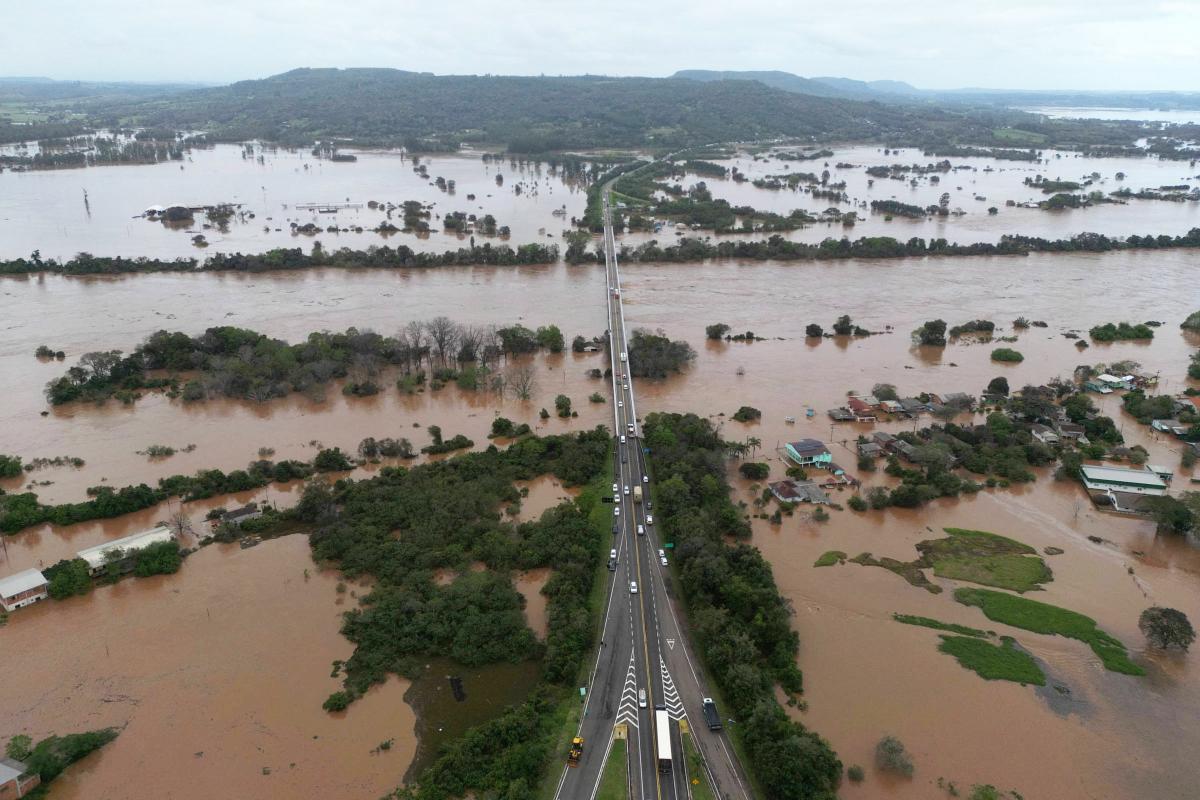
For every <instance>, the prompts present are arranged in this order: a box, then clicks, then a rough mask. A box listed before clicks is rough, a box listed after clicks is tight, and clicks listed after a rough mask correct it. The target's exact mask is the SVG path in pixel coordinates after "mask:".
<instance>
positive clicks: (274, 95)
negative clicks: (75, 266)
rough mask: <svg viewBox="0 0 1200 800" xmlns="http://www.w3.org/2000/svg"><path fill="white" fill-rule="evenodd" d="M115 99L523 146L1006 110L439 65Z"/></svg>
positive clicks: (170, 109)
mask: <svg viewBox="0 0 1200 800" xmlns="http://www.w3.org/2000/svg"><path fill="white" fill-rule="evenodd" d="M109 112H110V113H112V114H114V115H117V116H119V117H120V118H121V120H122V121H125V122H133V123H137V124H143V125H149V126H154V127H158V126H171V127H176V128H192V129H194V128H205V129H208V130H209V131H210V132H212V133H213V134H215V135H216V136H217V137H218V138H224V139H230V140H243V139H249V138H261V139H268V140H273V141H278V142H283V143H291V144H297V145H300V144H309V143H311V142H312V141H313V140H315V139H321V138H333V137H351V138H353V139H354V140H356V141H357V142H359V143H363V144H399V143H412V140H425V141H424V142H423V145H424V146H425V147H426V148H429V147H431V146H434V147H436V146H437V145H438V143H442V144H449V143H455V144H457V143H459V142H472V141H475V142H486V143H489V144H503V145H507V146H508V147H509V148H510V149H511V150H514V151H518V152H533V151H545V150H556V149H568V148H584V147H609V146H612V147H635V146H647V145H649V146H656V145H661V146H666V147H675V146H679V145H691V144H703V143H710V142H721V141H733V140H739V139H740V140H750V139H764V138H772V137H780V136H789V137H815V138H818V139H822V140H831V139H856V140H876V141H884V140H892V141H900V140H904V141H915V140H916V139H918V138H919V139H921V140H923V141H930V140H946V139H948V138H953V139H955V140H968V139H969V140H975V141H979V140H987V139H990V137H991V130H992V128H993V127H994V124H995V122H994V120H989V119H980V118H974V117H972V116H971V115H969V114H966V113H963V112H961V111H960V112H956V113H948V112H943V111H939V110H937V109H929V108H925V109H922V110H921V111H920V114H919V115H918V114H916V113H914V112H912V111H910V110H908V109H905V108H901V107H898V106H892V105H887V104H883V103H876V102H859V101H853V100H844V99H834V98H827V97H816V96H813V95H806V94H797V93H794V92H787V91H783V90H780V89H776V88H772V87H769V86H766V85H764V84H762V83H759V82H755V81H746V80H741V81H712V82H700V81H688V80H677V79H675V80H673V79H669V78H608V77H596V76H582V77H493V76H482V77H480V76H434V75H430V74H427V73H414V72H401V71H398V70H390V69H345V70H338V69H298V70H293V71H291V72H287V73H284V74H282V75H276V76H274V77H270V78H266V79H263V80H253V81H242V82H239V83H235V84H232V85H230V86H224V87H219V88H211V89H200V90H195V91H190V92H184V93H180V94H174V95H172V96H169V97H164V98H160V99H158V100H154V101H144V102H139V103H131V104H127V105H125V106H123V107H113V108H112V109H109ZM947 131H949V132H952V134H953V135H952V136H951V134H950V133H947ZM431 140H432V141H431Z"/></svg>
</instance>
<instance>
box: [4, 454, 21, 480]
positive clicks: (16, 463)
mask: <svg viewBox="0 0 1200 800" xmlns="http://www.w3.org/2000/svg"><path fill="white" fill-rule="evenodd" d="M22 469H23V468H22V466H21V457H20V456H6V455H3V454H0V478H16V477H19V476H20V475H21V474H22Z"/></svg>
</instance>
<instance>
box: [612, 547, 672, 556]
mask: <svg viewBox="0 0 1200 800" xmlns="http://www.w3.org/2000/svg"><path fill="white" fill-rule="evenodd" d="M616 552H617V551H616V550H613V553H614V554H615V553H616ZM658 557H659V558H666V557H667V554H666V551H664V550H663V549H662V548H661V547H660V548H658ZM613 558H616V555H614V556H613Z"/></svg>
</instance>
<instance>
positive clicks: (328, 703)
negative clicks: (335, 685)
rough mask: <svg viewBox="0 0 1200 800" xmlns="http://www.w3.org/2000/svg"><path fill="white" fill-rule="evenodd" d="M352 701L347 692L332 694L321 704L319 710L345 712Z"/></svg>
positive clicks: (350, 695)
mask: <svg viewBox="0 0 1200 800" xmlns="http://www.w3.org/2000/svg"><path fill="white" fill-rule="evenodd" d="M353 699H354V696H353V695H352V694H350V693H349V692H346V691H340V692H334V693H333V694H331V695H329V697H326V698H325V702H324V703H322V704H321V708H323V709H325V710H326V711H345V710H346V708H347V707H349V705H350V701H352V700H353Z"/></svg>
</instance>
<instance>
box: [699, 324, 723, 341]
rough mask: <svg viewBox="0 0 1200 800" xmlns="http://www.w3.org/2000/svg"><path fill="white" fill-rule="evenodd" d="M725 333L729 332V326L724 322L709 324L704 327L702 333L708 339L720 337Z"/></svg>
mask: <svg viewBox="0 0 1200 800" xmlns="http://www.w3.org/2000/svg"><path fill="white" fill-rule="evenodd" d="M727 333H729V326H728V325H726V324H725V323H724V322H718V323H716V324H715V325H709V326H708V327H706V328H705V329H704V335H705V336H706V337H707V338H709V339H722V338H724V336H725V334H727Z"/></svg>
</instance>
